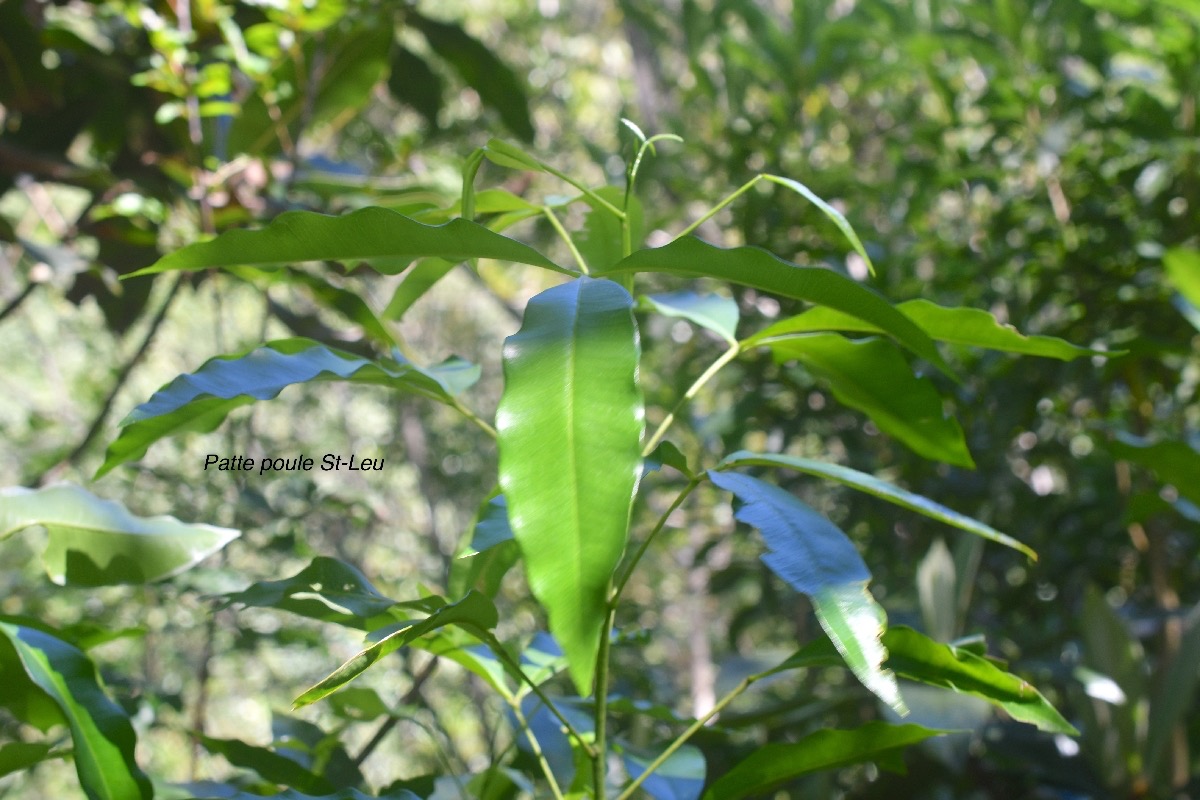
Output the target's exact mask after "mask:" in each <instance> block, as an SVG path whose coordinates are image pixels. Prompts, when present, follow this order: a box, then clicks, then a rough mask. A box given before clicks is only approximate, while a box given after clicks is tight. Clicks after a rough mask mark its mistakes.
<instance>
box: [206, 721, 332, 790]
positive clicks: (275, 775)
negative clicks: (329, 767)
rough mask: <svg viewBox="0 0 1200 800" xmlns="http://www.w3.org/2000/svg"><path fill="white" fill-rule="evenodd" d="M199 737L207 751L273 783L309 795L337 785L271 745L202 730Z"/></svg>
mask: <svg viewBox="0 0 1200 800" xmlns="http://www.w3.org/2000/svg"><path fill="white" fill-rule="evenodd" d="M196 738H197V740H198V741H199V742H200V744H201V745H203V746H204V749H205V750H207V751H208V752H210V753H214V754H216V755H220V756H223V757H224V758H225V759H226V760H227V761H228V762H229V763H230V764H232V765H233V766H235V767H242V768H243V769H250V770H254V771H255V772H256V773H258V774H259V775H260V776H261V777H262V778H263V779H264V780H266V781H269V782H271V783H275V784H280V785H283V786H290V787H292V788H293V789H295V790H296V791H298V792H304V793H305V794H306V795H307V794H317V793H327V792H332V791H333V789H334V787H333V786H332V785H331V784H330V782H329V781H328V780H326V779H325V778H324V777H322V776H320V775H314V774H313V773H312V772H309V771H308V770H307V769H305V768H304V766H303V765H302V764H300V762H298V761H296V760H295V759H292V758H288V757H287V756H286V755H284V754H282V753H277V752H275V751H274V750H271V749H270V748H267V747H259V746H257V745H252V744H247V743H246V742H243V741H242V740H240V739H218V738H215V737H212V736H204V735H203V734H201V735H199V736H197V737H196ZM276 796H278V795H276Z"/></svg>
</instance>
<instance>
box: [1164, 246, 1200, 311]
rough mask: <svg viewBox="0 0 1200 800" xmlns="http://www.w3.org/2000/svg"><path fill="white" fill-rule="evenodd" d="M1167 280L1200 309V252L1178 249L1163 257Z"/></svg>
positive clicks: (1168, 252) (1193, 305)
mask: <svg viewBox="0 0 1200 800" xmlns="http://www.w3.org/2000/svg"><path fill="white" fill-rule="evenodd" d="M1163 266H1165V267H1166V268H1167V278H1168V279H1170V281H1171V285H1173V286H1174V287H1175V290H1176V291H1177V292H1179V293H1180V294H1181V295H1183V297H1184V298H1185V299H1186V300H1187V301H1188V302H1189V303H1191V304H1192V307H1193V308H1200V250H1187V249H1184V248H1176V249H1174V250H1168V251H1167V253H1166V255H1164V256H1163Z"/></svg>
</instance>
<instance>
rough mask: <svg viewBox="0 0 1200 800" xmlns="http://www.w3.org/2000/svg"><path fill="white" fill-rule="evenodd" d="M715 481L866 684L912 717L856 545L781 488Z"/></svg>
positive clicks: (729, 475)
mask: <svg viewBox="0 0 1200 800" xmlns="http://www.w3.org/2000/svg"><path fill="white" fill-rule="evenodd" d="M708 477H709V480H711V481H712V482H713V483H714V484H715V485H716V486H718V487H719V488H721V489H724V490H725V491H727V492H732V493H733V494H734V496H735V497H736V498H737V499H738V503H737V505H736V512H735V516H736V518H737V519H738V520H740V521H741V522H745V523H746V524H748V525H753V526H754V527H755V528H758V530H759V531H760V532H761V533H762V536H763V539H764V540H765V541H766V543H767V547H768V548H770V550H771V552H769V553H767V554H765V555H764V556H763V557H762V559H763V562H764V563H766V565H767V566H768V567H770V568H771V570H772V571H773V572H774V573H775V574H776V575H778V576H779V577H781V578H783V579H784V580H785V581H787V583H788V584H789V585H790V586H791V587H792V588H793V589H796V590H797V591H800V592H803V593H804V594H806V595H808V596H809V598H810V599H811V600H812V603H813V608H814V610H815V611H816V614H817V620H818V621H819V622H820V623H821V627H822V628H824V629H825V633H826V634H828V636H829V638H830V640H831V641H832V642H833V643H834V645H835V646H836V647H837V649H838V652H839V653H841V654H842V658H844V659H845V661H846V663H847V664H848V665H849V666H850V669H851V670H852V671H853V672H854V674H855V675H856V676H857V677H858V679H859V680H860V681H862V683H863V685H864V686H866V687H867V688H868V689H870V690H871V691H872V692H874V693H875V694H876V695H877V696H878V697H879V698H880V699H881V700H883V701H884V702H885V703H887V704H888V705H889V706H891V707H892V708H894V709H895V710H896V711H897V712H898V713H901V714H904V713H907V710H906V709H905V707H904V701H903V700H902V699H901V698H900V690H899V688H898V686H897V685H896V678H895V676H894V675H892V673H891V672H890V671H889V670H885V669H883V667H882V664H883V660H884V659H885V658H886V657H887V651H886V650H885V649H884V647H883V645H882V644H880V636H882V634H883V632H884V630H886V629H887V615H886V614H885V613H884V610H883V608H882V607H880V606H879V605H878V604H877V603H876V602H875V600H874V598H872V597H871V593H870V592H869V591H868V590H867V582H868V581H869V580H870V579H871V573H870V572H869V571H868V570H867V565H866V564H864V563H863V560H862V556H860V555H859V554H858V551H857V550H856V549H855V548H854V544H853V543H852V542H851V541H850V539H849V538H848V537H847V536H846V534H844V533H842V531H841V530H839V529H838V527H837V526H836V525H834V524H833V523H832V522H830V521H829V520H827V519H825V518H824V517H822V516H821V515H820V514H818V513H817V512H816V511H813V510H812V509H811V508H809V507H808V506H807V505H805V504H804V503H802V502H800V501H799V500H797V499H796V498H795V497H793V496H792V495H790V494H788V493H787V492H785V491H783V490H782V489H780V488H779V487H777V486H772V485H771V484H769V483H764V482H762V481H760V480H758V479H757V478H752V477H750V476H749V475H742V474H740V473H737V472H717V471H715V470H709V472H708Z"/></svg>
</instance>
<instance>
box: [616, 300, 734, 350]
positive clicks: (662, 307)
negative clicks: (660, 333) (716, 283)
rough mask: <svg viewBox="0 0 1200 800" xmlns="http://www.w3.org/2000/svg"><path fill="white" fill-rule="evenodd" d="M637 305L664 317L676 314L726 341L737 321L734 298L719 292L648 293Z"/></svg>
mask: <svg viewBox="0 0 1200 800" xmlns="http://www.w3.org/2000/svg"><path fill="white" fill-rule="evenodd" d="M638 305H639V307H641V308H644V309H647V310H650V311H656V312H658V313H659V314H662V315H663V316H665V317H679V318H682V319H686V320H687V321H689V322H691V323H694V324H696V325H699V326H700V327H701V328H704V329H705V330H710V331H712V332H713V333H715V334H716V335H717V336H720V337H721V338H722V339H724V340H725V341H727V342H729V343H730V344H735V343H736V339H735V338H734V336H735V333H736V331H737V324H738V316H739V315H738V306H737V301H735V300H733V299H731V298H728V297H722V296H721V295H719V294H697V293H696V292H689V291H685V292H671V293H670V294H649V295H643V296H642V297H640V298H639V302H638Z"/></svg>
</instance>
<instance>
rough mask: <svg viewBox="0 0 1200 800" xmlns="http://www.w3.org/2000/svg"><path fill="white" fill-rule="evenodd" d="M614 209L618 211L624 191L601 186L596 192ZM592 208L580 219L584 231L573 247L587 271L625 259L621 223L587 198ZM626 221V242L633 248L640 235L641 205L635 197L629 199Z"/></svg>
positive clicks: (605, 209)
mask: <svg viewBox="0 0 1200 800" xmlns="http://www.w3.org/2000/svg"><path fill="white" fill-rule="evenodd" d="M595 194H596V196H598V197H602V198H604V199H605V200H607V201H608V202H609V203H611V204H612V205H613V206H615V207H617V208H620V207H621V204H622V203H623V202H624V199H625V192H624V191H623V190H622V189H621V188H620V187H617V186H602V187H600V188H599V189H597V190H596V191H595ZM586 199H587V200H588V204H589V205H590V206H591V208H590V209H589V210H588V212H587V214H585V215H584V218H583V229H582V230H581V231H579V233H578V234H577V235H576V236H575V244H576V246H577V247H578V248H579V252H580V253H581V254H582V255H583V258H584V260H585V261H586V262H587V264H588V268H589V269H590V270H597V269H602V268H603V269H607V268H608V267H611V266H612V265H613V264H616V263H617V262H618V261H620V260H621V258H622V257H624V255H625V253H624V251H623V247H624V245H623V242H622V239H621V220H620V219H619V218H618V217H617V216H616V215H615V214H613V213H612V212H611V211H609V210H608V209H607V208H605V207H604V206H602V205H600V204H599V203H597V202H596V201H595V200H592V199H591V198H586ZM626 214H627V215H628V219H629V228H630V234H629V239H630V242H631V244H632V246H633V247H639V246H640V245H641V243H642V236H643V230H642V228H643V219H642V202H641V200H639V199H638V198H637V196H636V195H634V196H631V197H630V198H629V208H628V209H626Z"/></svg>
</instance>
